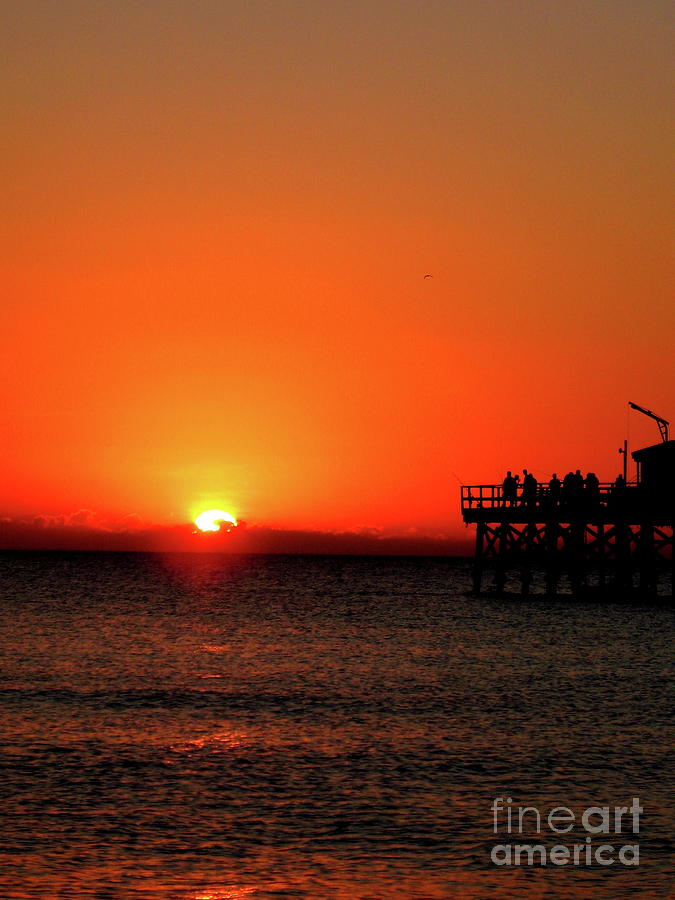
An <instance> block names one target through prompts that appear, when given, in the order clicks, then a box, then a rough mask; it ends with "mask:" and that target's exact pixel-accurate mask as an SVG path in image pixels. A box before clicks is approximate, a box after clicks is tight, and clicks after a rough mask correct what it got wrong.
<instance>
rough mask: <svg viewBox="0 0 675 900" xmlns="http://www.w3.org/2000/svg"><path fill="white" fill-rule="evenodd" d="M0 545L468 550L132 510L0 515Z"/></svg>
mask: <svg viewBox="0 0 675 900" xmlns="http://www.w3.org/2000/svg"><path fill="white" fill-rule="evenodd" d="M0 549H6V550H101V551H106V550H111V551H115V550H117V551H144V552H148V551H150V552H167V551H169V552H170V551H174V552H183V553H193V552H194V553H284V554H301V553H307V554H326V555H374V556H387V555H389V556H399V555H411V556H462V555H467V554H469V553H470V552H471V547H470V544H469V543H468V541H467V539H462V538H461V537H460V538H457V537H454V536H451V535H442V534H440V535H439V534H435V535H429V534H424V533H420V532H419V531H417V530H416V529H413V530H408V531H406V532H405V533H402V534H385V533H384V532H383V531H382V529H379V528H372V527H359V528H358V529H355V530H351V531H339V532H331V531H315V530H300V529H290V530H286V529H279V528H267V527H264V526H246V524H245V523H240V525H239V526H238V527H237V528H233V529H231V530H230V531H224V530H223V531H220V532H216V533H201V532H196V531H195V529H194V525H193V524H192V523H188V522H186V523H185V524H181V525H173V526H152V527H151V526H148V525H147V524H145V523H144V522H143V521H142V519H141V518H140V516H138V515H136V514H134V513H131V514H128V515H125V516H122V517H118V518H110V517H106V516H103V515H101V514H100V513H96V512H94V511H92V510H88V509H80V510H77V511H76V512H72V513H64V514H62V515H40V516H34V517H33V518H31V519H29V520H25V519H11V518H7V517H5V518H0Z"/></svg>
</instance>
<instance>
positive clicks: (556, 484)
mask: <svg viewBox="0 0 675 900" xmlns="http://www.w3.org/2000/svg"><path fill="white" fill-rule="evenodd" d="M561 489H562V484H561V482H560V479H559V478H558V476H557V475H556V473H555V472H554V473H553V477H552V478H551V480H550V481H549V483H548V499H549V502H550V504H551V506H557V505H558V504H559V503H560V493H561Z"/></svg>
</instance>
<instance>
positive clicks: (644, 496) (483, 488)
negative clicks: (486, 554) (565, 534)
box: [462, 482, 673, 522]
mask: <svg viewBox="0 0 675 900" xmlns="http://www.w3.org/2000/svg"><path fill="white" fill-rule="evenodd" d="M671 500H672V498H670V499H669V498H667V497H663V496H658V495H655V494H654V493H653V492H651V491H647V490H645V489H644V487H643V486H642V485H632V484H629V485H622V484H619V485H617V484H615V483H613V482H604V483H601V484H599V485H598V486H597V487H595V488H586V487H583V488H577V489H576V490H573V491H565V490H562V491H560V492H557V491H556V492H555V493H552V492H551V490H550V488H549V485H548V484H538V485H537V487H536V491H528V489H527V487H525V488H524V487H523V485H518V487H517V488H516V491H515V494H514V492H513V489H512V490H511V492H510V493H509V492H505V491H504V486H503V485H501V484H472V485H462V515H463V517H464V520H465V521H467V522H477V521H481V520H482V521H486V522H489V521H500V520H507V519H511V520H513V521H517V520H520V521H525V520H533V519H545V518H550V519H558V520H563V519H569V518H575V519H581V518H583V519H585V520H587V521H591V520H592V519H593V518H602V519H605V520H608V521H609V520H613V519H621V520H628V519H631V520H633V521H638V520H639V519H641V518H645V517H648V518H655V520H656V519H658V520H659V521H660V520H667V521H671V520H672V518H673V509H672V502H671Z"/></svg>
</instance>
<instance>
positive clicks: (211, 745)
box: [170, 729, 250, 753]
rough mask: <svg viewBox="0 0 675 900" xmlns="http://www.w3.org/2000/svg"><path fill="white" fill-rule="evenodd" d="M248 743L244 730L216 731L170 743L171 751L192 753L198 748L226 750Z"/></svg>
mask: <svg viewBox="0 0 675 900" xmlns="http://www.w3.org/2000/svg"><path fill="white" fill-rule="evenodd" d="M248 743H250V741H249V740H248V738H247V735H246V733H245V732H244V731H232V730H228V729H226V730H224V731H216V732H214V733H213V734H207V735H204V736H203V737H197V738H190V739H188V740H186V741H182V742H180V743H177V744H171V746H170V750H171V751H172V752H173V753H194V752H196V751H198V750H212V751H226V750H234V749H236V748H238V747H244V746H246V744H248Z"/></svg>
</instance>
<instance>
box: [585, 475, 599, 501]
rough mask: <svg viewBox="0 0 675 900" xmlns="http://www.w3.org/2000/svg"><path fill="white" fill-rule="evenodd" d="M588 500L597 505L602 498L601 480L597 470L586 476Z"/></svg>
mask: <svg viewBox="0 0 675 900" xmlns="http://www.w3.org/2000/svg"><path fill="white" fill-rule="evenodd" d="M586 500H587V501H588V504H589V505H590V506H596V505H597V504H598V502H599V500H600V481H599V480H598V476H597V475H596V474H595V472H589V473H588V475H587V476H586Z"/></svg>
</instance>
